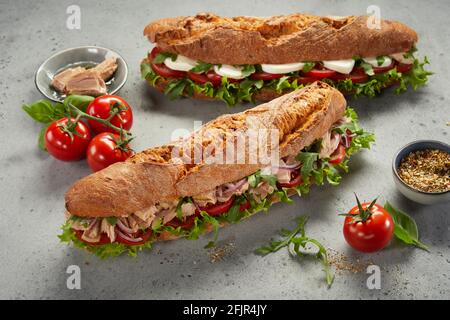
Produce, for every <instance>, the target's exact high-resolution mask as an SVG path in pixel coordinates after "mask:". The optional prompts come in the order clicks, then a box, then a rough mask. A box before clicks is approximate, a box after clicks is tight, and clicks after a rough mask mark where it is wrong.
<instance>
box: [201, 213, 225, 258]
mask: <svg viewBox="0 0 450 320" xmlns="http://www.w3.org/2000/svg"><path fill="white" fill-rule="evenodd" d="M200 215H201V216H202V218H203V221H204V222H205V223H208V224H210V225H212V226H213V229H214V239H213V240H212V241H210V242H208V244H207V245H206V246H205V249H206V248H212V247H214V246H215V245H216V242H217V238H218V236H219V228H220V223H219V220H217V219H215V218H214V217H212V216H210V215H209V214H208V213H207V212H205V211H202V212H200Z"/></svg>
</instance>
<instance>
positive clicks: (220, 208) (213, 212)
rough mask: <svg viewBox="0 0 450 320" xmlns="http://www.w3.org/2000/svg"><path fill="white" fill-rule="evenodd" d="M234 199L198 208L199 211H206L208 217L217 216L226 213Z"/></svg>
mask: <svg viewBox="0 0 450 320" xmlns="http://www.w3.org/2000/svg"><path fill="white" fill-rule="evenodd" d="M233 201H234V197H231V198H230V199H229V200H228V201H226V202H222V203H218V204H214V205H211V206H207V207H203V208H202V207H200V210H201V211H206V213H208V214H209V215H210V216H213V217H214V216H218V215H221V214H223V213H227V212H228V210H230V208H231V206H232V205H233Z"/></svg>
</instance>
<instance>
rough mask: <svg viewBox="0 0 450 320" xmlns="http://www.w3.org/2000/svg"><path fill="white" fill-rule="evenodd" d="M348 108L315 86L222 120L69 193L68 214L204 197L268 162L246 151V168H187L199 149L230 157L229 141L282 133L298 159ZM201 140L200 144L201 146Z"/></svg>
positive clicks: (115, 212) (283, 143)
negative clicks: (252, 133)
mask: <svg viewBox="0 0 450 320" xmlns="http://www.w3.org/2000/svg"><path fill="white" fill-rule="evenodd" d="M345 106H346V101H345V98H344V97H343V95H342V94H341V93H340V92H339V91H337V90H336V89H334V88H332V87H330V86H329V85H327V84H325V83H322V82H315V83H313V84H312V85H310V86H307V87H305V88H303V89H301V90H297V91H294V92H292V93H290V94H286V95H284V96H281V97H279V98H277V99H275V100H272V101H271V102H268V103H265V104H262V105H260V106H257V107H255V108H252V109H248V110H246V111H244V112H240V113H236V114H229V115H223V116H220V117H218V118H217V119H215V120H212V121H210V122H208V123H207V124H206V125H204V126H203V127H202V128H200V129H199V130H197V131H196V132H194V133H193V134H192V135H191V136H190V137H189V138H188V139H184V140H180V141H175V142H172V143H170V144H167V145H163V146H161V147H156V148H150V149H147V150H144V151H142V152H140V153H137V154H136V155H134V156H133V157H131V158H129V159H128V160H127V161H125V162H120V163H116V164H113V165H111V166H109V167H108V168H106V169H104V170H101V171H99V172H96V173H94V174H91V175H89V176H87V177H85V178H83V179H81V180H79V181H77V182H76V183H75V184H73V185H72V186H71V187H70V189H69V190H68V191H67V193H66V198H65V199H66V210H67V211H68V212H69V213H71V214H73V215H77V216H92V217H108V216H128V215H130V214H132V213H134V212H136V211H138V210H142V209H145V208H148V207H149V206H151V205H154V204H156V203H159V202H167V201H175V200H177V199H178V198H179V197H184V196H193V195H197V194H201V193H203V192H206V191H209V190H211V189H213V188H215V187H216V186H219V185H222V184H224V183H228V182H233V181H236V180H239V179H241V178H243V177H246V176H248V175H250V174H252V173H254V172H255V171H257V170H258V169H260V168H262V167H265V166H267V163H264V159H259V158H258V159H256V162H250V161H249V156H250V153H251V152H253V150H251V149H250V148H249V147H248V146H247V145H246V149H245V150H247V153H246V154H245V161H243V163H233V164H223V163H219V162H216V163H206V162H205V159H199V161H197V162H196V163H191V164H189V163H188V164H186V163H185V162H183V161H182V159H184V157H185V156H186V155H188V154H194V150H195V149H196V148H198V147H199V146H201V148H204V149H206V148H208V147H212V149H211V150H210V152H211V154H215V155H218V154H221V153H223V154H224V155H225V143H226V140H225V139H227V141H234V140H233V139H235V138H236V137H239V136H240V135H245V134H246V133H248V132H250V131H251V130H253V131H258V130H261V129H266V130H267V129H269V130H273V129H276V130H278V142H279V156H280V157H284V156H288V155H296V154H297V153H298V152H299V151H300V150H301V149H303V148H304V147H306V146H308V145H310V144H311V143H312V142H314V140H316V139H318V138H320V137H321V136H323V135H324V134H325V133H326V132H327V131H328V130H329V128H330V127H331V126H332V124H333V123H335V122H336V121H337V120H339V119H340V118H341V117H342V116H343V114H344V112H345ZM211 133H212V134H213V136H212V137H209V138H208V136H207V135H208V134H211ZM197 139H201V142H200V144H199V143H198V140H197ZM193 142H194V143H193ZM192 143H193V144H192ZM215 143H218V144H217V145H215ZM235 148H237V145H236V144H235ZM258 148H261V146H258ZM267 148H268V150H269V152H271V151H272V150H271V148H270V146H267ZM257 151H258V152H259V149H258V150H257ZM255 152H256V151H255ZM260 160H261V161H260Z"/></svg>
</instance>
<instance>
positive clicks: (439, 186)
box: [392, 140, 450, 204]
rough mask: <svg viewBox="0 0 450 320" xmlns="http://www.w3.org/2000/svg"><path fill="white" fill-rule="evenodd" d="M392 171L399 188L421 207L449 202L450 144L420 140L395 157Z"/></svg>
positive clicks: (403, 148) (410, 144)
mask: <svg viewBox="0 0 450 320" xmlns="http://www.w3.org/2000/svg"><path fill="white" fill-rule="evenodd" d="M392 172H393V176H394V182H395V185H396V186H397V189H398V190H399V191H400V192H401V193H402V194H403V195H404V196H405V197H407V198H409V199H410V200H413V201H415V202H418V203H421V204H433V203H440V202H446V201H450V145H448V144H446V143H444V142H440V141H435V140H418V141H414V142H411V143H409V144H407V145H406V146H404V147H402V148H401V149H400V150H399V151H398V152H397V153H396V154H395V156H394V160H393V162H392Z"/></svg>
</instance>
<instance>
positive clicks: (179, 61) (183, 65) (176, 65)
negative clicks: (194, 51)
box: [164, 55, 197, 71]
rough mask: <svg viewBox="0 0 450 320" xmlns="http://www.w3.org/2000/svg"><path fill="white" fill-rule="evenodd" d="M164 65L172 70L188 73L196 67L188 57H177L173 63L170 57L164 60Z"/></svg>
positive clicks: (194, 62) (195, 63) (193, 61)
mask: <svg viewBox="0 0 450 320" xmlns="http://www.w3.org/2000/svg"><path fill="white" fill-rule="evenodd" d="M164 64H165V65H166V66H167V67H168V68H170V69H172V70H177V71H189V70H191V69H192V68H194V67H195V66H196V65H197V62H196V61H195V60H192V59H189V58H188V57H185V56H181V55H178V56H177V58H176V59H175V61H172V58H170V57H169V58H166V59H165V60H164Z"/></svg>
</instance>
